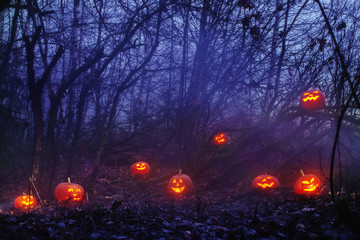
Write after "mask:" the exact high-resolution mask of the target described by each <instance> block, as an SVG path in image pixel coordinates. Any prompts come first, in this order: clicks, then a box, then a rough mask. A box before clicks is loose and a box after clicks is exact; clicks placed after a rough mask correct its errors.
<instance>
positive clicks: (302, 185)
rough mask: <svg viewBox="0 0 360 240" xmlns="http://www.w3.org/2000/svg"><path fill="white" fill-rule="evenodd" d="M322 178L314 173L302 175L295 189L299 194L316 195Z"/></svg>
mask: <svg viewBox="0 0 360 240" xmlns="http://www.w3.org/2000/svg"><path fill="white" fill-rule="evenodd" d="M320 186H321V182H320V179H319V178H318V177H317V176H315V175H313V174H306V175H303V176H301V177H300V178H299V179H298V180H297V181H296V183H295V186H294V190H295V193H296V194H298V195H306V196H311V195H316V194H318V193H319V191H320Z"/></svg>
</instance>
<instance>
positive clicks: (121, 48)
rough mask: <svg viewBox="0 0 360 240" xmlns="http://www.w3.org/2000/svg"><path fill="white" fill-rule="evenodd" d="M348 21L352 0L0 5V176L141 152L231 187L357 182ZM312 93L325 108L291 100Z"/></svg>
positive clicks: (354, 64)
mask: <svg viewBox="0 0 360 240" xmlns="http://www.w3.org/2000/svg"><path fill="white" fill-rule="evenodd" d="M359 19H360V2H359V1H351V0H331V1H317V0H315V1H314V0H224V1H216V0H203V1H200V0H195V1H191V0H157V1H155V0H133V1H132V0H129V1H121V0H92V1H85V0H39V1H35V0H12V1H8V0H7V1H2V2H1V13H0V27H1V29H0V56H1V59H0V177H1V178H0V181H6V179H7V178H8V176H10V175H11V174H14V173H16V174H18V175H19V176H21V177H22V178H23V179H24V180H25V181H26V180H27V178H28V177H32V179H33V180H34V181H35V182H37V184H39V185H40V186H41V185H43V186H47V187H49V189H52V188H53V186H54V185H55V184H56V183H57V182H56V181H54V178H55V177H56V178H60V179H63V180H65V179H66V178H67V177H68V176H70V177H71V178H72V179H74V181H76V178H77V174H76V173H77V172H79V171H84V169H86V171H87V173H88V179H89V180H92V181H93V180H94V179H95V178H96V176H97V175H98V172H99V167H100V166H103V165H108V166H115V165H116V166H119V165H129V163H131V162H134V161H135V160H147V161H149V162H150V163H151V165H152V167H153V168H154V169H156V168H157V167H166V168H173V169H177V168H183V169H186V170H187V173H188V174H189V175H192V177H196V176H199V175H201V173H202V172H204V171H206V170H207V169H210V168H218V169H220V170H221V175H222V178H223V180H224V181H226V182H230V183H234V184H238V183H239V182H241V181H243V180H244V179H245V178H246V177H249V176H252V175H253V174H257V173H265V172H266V173H269V174H274V175H276V176H278V177H279V180H280V182H281V183H283V184H285V185H286V184H289V185H291V184H292V183H293V182H295V180H296V176H299V169H303V170H304V171H305V172H309V173H310V172H313V173H314V172H315V173H318V174H319V175H321V176H322V179H323V180H324V181H325V182H327V181H328V180H329V178H330V167H333V168H334V170H333V172H334V179H335V180H336V181H335V190H337V191H339V190H340V189H341V187H343V189H345V190H346V191H354V190H359V180H360V171H359V170H360V147H359V146H360V116H359V114H360V111H359V108H360V104H359V97H358V96H359V93H360V90H359V86H358V85H359V70H360V68H359V67H360V61H359V60H360V55H359V52H360V41H359V33H360V28H359V22H360V21H359ZM311 88H317V89H320V90H321V91H322V92H323V93H324V94H325V97H326V107H325V108H324V109H321V110H316V111H305V110H302V109H301V108H300V106H299V98H300V95H301V93H302V92H304V91H306V90H308V89H311ZM340 127H341V128H340ZM339 130H340V131H339ZM218 131H224V132H226V133H227V134H228V135H229V137H230V143H229V144H228V145H226V146H223V147H220V148H218V147H215V146H212V145H211V144H210V142H211V137H212V136H213V135H214V134H215V133H216V132H218ZM337 132H339V133H340V135H339V138H338V139H335V136H336V133H337ZM335 141H336V142H337V148H336V149H334V148H333V146H334V142H335ZM332 159H333V160H334V161H333V164H331V162H332Z"/></svg>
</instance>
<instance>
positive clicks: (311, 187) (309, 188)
mask: <svg viewBox="0 0 360 240" xmlns="http://www.w3.org/2000/svg"><path fill="white" fill-rule="evenodd" d="M314 181H315V178H311V180H310V181H306V180H305V181H302V182H301V183H302V184H303V186H304V188H303V190H304V191H305V192H313V191H315V190H316V188H318V187H319V184H313V183H314Z"/></svg>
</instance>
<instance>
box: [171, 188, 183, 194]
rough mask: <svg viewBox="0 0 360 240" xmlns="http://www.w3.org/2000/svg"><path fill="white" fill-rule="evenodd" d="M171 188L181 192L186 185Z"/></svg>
mask: <svg viewBox="0 0 360 240" xmlns="http://www.w3.org/2000/svg"><path fill="white" fill-rule="evenodd" d="M171 189H172V190H173V191H174V192H176V193H181V192H182V191H184V189H185V186H182V187H171Z"/></svg>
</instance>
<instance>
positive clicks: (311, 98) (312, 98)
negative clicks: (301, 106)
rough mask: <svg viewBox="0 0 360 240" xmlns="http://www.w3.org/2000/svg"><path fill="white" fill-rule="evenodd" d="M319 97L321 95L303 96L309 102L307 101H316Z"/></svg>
mask: <svg viewBox="0 0 360 240" xmlns="http://www.w3.org/2000/svg"><path fill="white" fill-rule="evenodd" d="M318 98H319V96H315V97H311V96H309V97H306V98H303V101H304V102H307V101H315V100H316V99H318Z"/></svg>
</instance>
